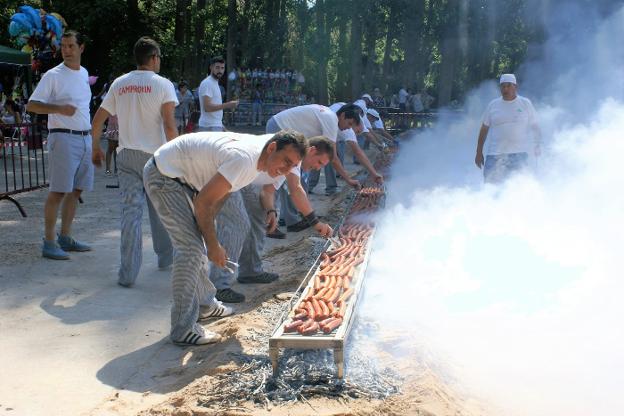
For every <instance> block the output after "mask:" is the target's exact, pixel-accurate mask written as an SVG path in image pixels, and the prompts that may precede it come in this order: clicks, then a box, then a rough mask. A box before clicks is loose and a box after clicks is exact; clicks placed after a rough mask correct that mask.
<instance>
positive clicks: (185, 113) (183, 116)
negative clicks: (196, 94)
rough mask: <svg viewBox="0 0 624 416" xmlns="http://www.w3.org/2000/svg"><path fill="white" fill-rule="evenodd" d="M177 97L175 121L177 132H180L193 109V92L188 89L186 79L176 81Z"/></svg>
mask: <svg viewBox="0 0 624 416" xmlns="http://www.w3.org/2000/svg"><path fill="white" fill-rule="evenodd" d="M176 96H177V98H178V102H179V103H180V104H178V105H177V106H176V108H175V121H176V126H177V128H178V134H182V133H183V132H184V129H185V128H186V125H187V124H188V121H189V119H190V118H191V112H192V110H193V103H194V101H195V100H194V98H193V93H191V91H189V89H188V85H187V83H186V81H180V82H179V83H178V89H177V91H176Z"/></svg>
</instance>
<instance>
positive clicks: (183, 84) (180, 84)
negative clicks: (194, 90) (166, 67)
mask: <svg viewBox="0 0 624 416" xmlns="http://www.w3.org/2000/svg"><path fill="white" fill-rule="evenodd" d="M180 87H188V84H187V83H186V81H180V82H178V88H180Z"/></svg>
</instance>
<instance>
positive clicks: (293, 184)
mask: <svg viewBox="0 0 624 416" xmlns="http://www.w3.org/2000/svg"><path fill="white" fill-rule="evenodd" d="M260 137H264V138H265V139H266V140H269V139H270V138H271V137H273V135H272V134H266V135H263V136H260ZM333 154H334V144H333V143H332V142H331V141H330V140H329V139H327V138H325V137H322V136H321V137H312V138H310V139H308V151H307V153H306V155H305V157H304V159H303V161H302V162H301V164H300V165H298V166H295V167H293V168H292V169H291V170H290V172H288V173H286V175H281V176H278V177H271V176H269V175H267V174H266V173H264V172H263V173H261V174H260V175H258V177H256V179H255V180H254V181H253V183H251V184H250V185H247V186H245V187H244V188H242V189H241V190H240V191H238V192H233V193H232V194H230V197H229V198H228V199H227V201H225V203H224V204H223V207H222V208H221V211H220V212H219V215H218V216H217V238H218V240H219V242H220V243H221V245H222V246H223V247H224V248H225V249H226V251H227V252H228V253H230V255H231V256H232V260H234V261H235V262H237V263H239V265H240V266H239V267H238V269H237V270H234V271H235V273H230V272H229V271H227V270H223V269H218V268H213V269H212V270H211V271H210V280H211V281H212V283H213V284H214V285H215V287H216V289H217V294H216V298H217V299H218V300H220V301H222V302H226V303H239V302H243V301H244V300H245V296H244V295H243V294H242V293H239V292H236V291H235V290H233V289H232V283H233V282H234V279H235V278H237V280H238V282H239V283H242V284H247V283H271V282H273V281H275V280H276V279H278V278H279V275H277V274H276V273H271V272H267V271H265V270H264V268H263V266H262V257H261V255H262V250H263V247H264V241H265V238H266V234H267V232H268V233H271V232H273V231H275V229H276V228H277V211H276V210H275V204H274V203H275V191H276V190H277V189H279V188H280V187H281V186H282V184H283V183H284V181H287V182H288V189H289V191H290V194H291V197H292V201H293V204H294V206H295V208H296V209H297V210H298V211H299V212H301V214H302V215H303V217H304V218H305V219H306V221H308V222H309V223H311V224H312V226H313V227H314V229H315V230H316V231H317V232H318V233H319V234H320V235H321V236H323V237H330V236H331V235H332V234H333V230H332V228H331V227H330V226H329V225H328V224H325V223H323V222H322V221H319V220H318V218H316V215H315V213H314V210H313V208H312V204H310V201H309V200H308V198H307V195H306V192H305V190H304V189H303V187H302V186H301V182H300V176H301V171H302V170H303V171H306V172H307V171H309V170H310V169H319V168H320V167H322V166H325V165H327V164H328V163H329V162H330V161H331V158H332V156H333Z"/></svg>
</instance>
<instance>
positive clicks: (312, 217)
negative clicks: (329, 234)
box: [303, 211, 319, 226]
mask: <svg viewBox="0 0 624 416" xmlns="http://www.w3.org/2000/svg"><path fill="white" fill-rule="evenodd" d="M303 219H304V220H306V221H307V223H308V224H310V225H311V226H315V225H316V224H318V223H319V219H318V217H317V216H316V214H315V213H314V211H312V212H311V213H309V214H308V215H306V216H305V217H303Z"/></svg>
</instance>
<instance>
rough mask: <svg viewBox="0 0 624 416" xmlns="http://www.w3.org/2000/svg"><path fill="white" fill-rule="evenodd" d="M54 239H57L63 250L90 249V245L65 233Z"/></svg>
mask: <svg viewBox="0 0 624 416" xmlns="http://www.w3.org/2000/svg"><path fill="white" fill-rule="evenodd" d="M56 241H58V244H59V246H61V248H62V249H63V250H65V251H91V246H89V245H87V244H85V243H81V242H80V241H77V240H74V239H73V238H72V237H68V236H66V235H59V236H58V240H56Z"/></svg>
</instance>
